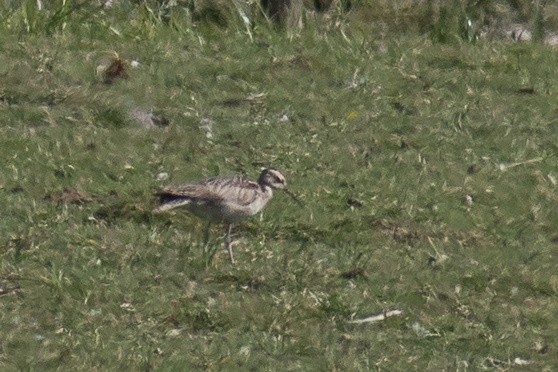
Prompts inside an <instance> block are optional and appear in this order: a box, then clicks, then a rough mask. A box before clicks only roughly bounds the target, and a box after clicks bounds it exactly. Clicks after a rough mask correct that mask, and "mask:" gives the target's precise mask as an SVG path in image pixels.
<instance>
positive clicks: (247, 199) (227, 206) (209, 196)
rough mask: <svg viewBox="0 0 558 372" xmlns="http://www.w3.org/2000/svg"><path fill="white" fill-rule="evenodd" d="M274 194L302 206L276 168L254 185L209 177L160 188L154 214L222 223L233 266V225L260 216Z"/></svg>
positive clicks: (244, 179)
mask: <svg viewBox="0 0 558 372" xmlns="http://www.w3.org/2000/svg"><path fill="white" fill-rule="evenodd" d="M273 190H282V191H284V192H285V193H286V194H288V195H289V196H290V197H291V198H293V199H294V200H295V201H296V202H297V203H298V204H299V205H301V206H302V203H301V202H300V200H299V199H298V198H297V197H296V196H295V195H294V194H293V193H292V192H291V191H290V190H289V189H288V188H287V181H286V179H285V176H283V175H282V174H281V172H279V171H278V170H277V169H275V168H266V169H263V170H262V171H261V173H260V176H259V178H258V181H257V182H254V181H251V180H248V179H246V178H244V177H240V176H234V177H212V178H207V179H203V180H199V181H194V182H190V183H186V184H182V185H174V186H173V185H170V186H165V187H163V188H162V189H161V190H160V191H159V192H157V193H156V196H158V197H159V206H158V207H157V208H155V209H154V210H153V211H154V212H155V213H163V212H166V211H169V210H172V209H175V208H186V209H187V210H188V211H190V212H191V213H193V214H194V215H196V216H198V217H201V218H204V219H206V220H208V221H209V223H208V226H207V230H206V235H205V241H206V242H207V240H208V234H209V227H210V225H211V223H224V224H225V226H226V229H225V242H224V243H225V248H226V250H227V252H228V254H229V258H230V260H231V263H233V264H234V263H235V261H234V257H233V251H232V244H233V242H232V239H231V232H232V228H233V225H235V224H237V223H238V222H240V221H242V220H244V219H246V218H248V217H251V216H254V215H255V214H257V213H259V212H260V211H261V210H262V209H263V208H264V207H265V206H266V204H267V203H268V202H269V201H270V200H271V198H272V196H273Z"/></svg>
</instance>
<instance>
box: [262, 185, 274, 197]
mask: <svg viewBox="0 0 558 372" xmlns="http://www.w3.org/2000/svg"><path fill="white" fill-rule="evenodd" d="M260 189H261V190H262V192H263V193H264V195H265V196H267V197H268V198H271V197H272V196H273V189H272V188H271V186H269V185H266V184H260Z"/></svg>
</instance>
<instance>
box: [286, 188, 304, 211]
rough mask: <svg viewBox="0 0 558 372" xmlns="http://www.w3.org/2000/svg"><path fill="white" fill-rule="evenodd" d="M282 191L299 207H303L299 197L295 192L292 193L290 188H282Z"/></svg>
mask: <svg viewBox="0 0 558 372" xmlns="http://www.w3.org/2000/svg"><path fill="white" fill-rule="evenodd" d="M283 191H284V192H285V193H286V194H287V195H289V196H290V197H291V198H292V199H293V200H294V201H295V202H296V204H298V205H299V206H300V207H304V204H303V203H302V202H301V201H300V199H299V198H298V197H297V196H296V195H295V194H293V193H292V191H291V190H289V189H283Z"/></svg>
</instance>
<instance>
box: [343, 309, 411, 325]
mask: <svg viewBox="0 0 558 372" xmlns="http://www.w3.org/2000/svg"><path fill="white" fill-rule="evenodd" d="M401 314H403V311H401V310H397V309H396V310H389V311H384V312H383V313H381V314H378V315H373V316H369V317H368V318H364V319H356V320H349V321H348V323H352V324H362V323H373V322H379V321H381V320H386V319H387V318H389V317H390V316H396V315H401Z"/></svg>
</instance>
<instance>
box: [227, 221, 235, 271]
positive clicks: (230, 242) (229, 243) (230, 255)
mask: <svg viewBox="0 0 558 372" xmlns="http://www.w3.org/2000/svg"><path fill="white" fill-rule="evenodd" d="M231 231H232V224H229V225H228V226H227V228H226V230H225V234H226V235H225V248H226V249H227V252H229V257H230V258H231V263H233V264H234V258H233V251H232V238H231Z"/></svg>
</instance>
